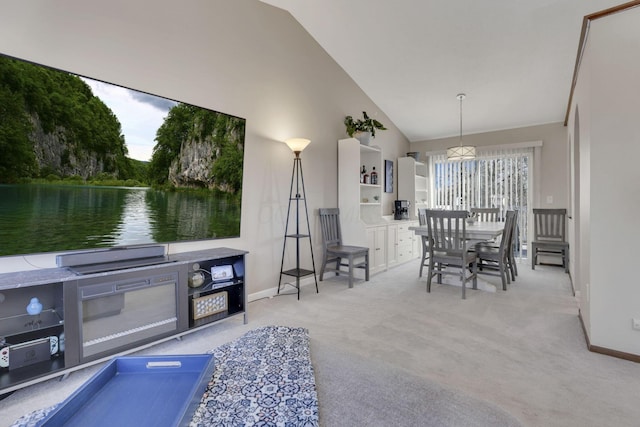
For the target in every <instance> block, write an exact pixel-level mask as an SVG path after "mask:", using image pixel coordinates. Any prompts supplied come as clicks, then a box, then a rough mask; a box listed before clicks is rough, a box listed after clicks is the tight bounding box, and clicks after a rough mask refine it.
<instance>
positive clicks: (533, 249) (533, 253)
mask: <svg viewBox="0 0 640 427" xmlns="http://www.w3.org/2000/svg"><path fill="white" fill-rule="evenodd" d="M536 251H537V248H536V247H535V245H534V244H533V243H532V244H531V269H532V270H535V269H536Z"/></svg>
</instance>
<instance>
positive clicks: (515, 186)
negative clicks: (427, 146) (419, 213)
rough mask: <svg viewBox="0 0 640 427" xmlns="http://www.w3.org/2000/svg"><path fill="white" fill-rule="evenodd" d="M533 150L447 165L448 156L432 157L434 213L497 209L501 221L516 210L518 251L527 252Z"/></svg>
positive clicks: (482, 154) (503, 151)
mask: <svg viewBox="0 0 640 427" xmlns="http://www.w3.org/2000/svg"><path fill="white" fill-rule="evenodd" d="M532 163H533V148H532V147H527V148H499V149H493V150H484V151H480V150H479V151H478V152H477V155H476V158H475V159H474V160H465V161H462V162H460V161H455V162H449V161H447V156H446V154H430V155H429V165H430V170H431V172H432V175H431V176H432V179H431V183H430V187H431V188H430V190H431V191H430V194H431V197H430V206H431V207H432V208H434V209H452V210H470V209H471V208H498V209H499V211H500V218H504V217H505V214H506V211H508V210H517V211H518V212H519V213H518V228H519V231H518V239H517V242H516V243H517V250H518V251H520V250H521V249H523V248H526V236H527V225H528V224H527V217H528V212H529V208H530V206H531V191H530V183H532V182H533V178H532V176H531V173H532V171H533V165H532Z"/></svg>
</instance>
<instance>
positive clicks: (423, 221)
mask: <svg viewBox="0 0 640 427" xmlns="http://www.w3.org/2000/svg"><path fill="white" fill-rule="evenodd" d="M418 223H420V225H427V210H426V209H424V208H420V209H418Z"/></svg>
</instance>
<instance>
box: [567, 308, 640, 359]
mask: <svg viewBox="0 0 640 427" xmlns="http://www.w3.org/2000/svg"><path fill="white" fill-rule="evenodd" d="M578 318H579V319H580V325H582V332H583V333H584V339H585V341H586V343H587V349H588V350H589V351H591V352H593V353H599V354H604V355H605V356H611V357H616V358H618V359H624V360H629V361H631V362H636V363H640V355H637V354H633V353H625V352H624V351H618V350H612V349H610V348H606V347H600V346H597V345H592V344H591V341H590V340H589V334H587V327H586V326H585V324H584V319H583V318H582V312H581V311H580V310H578Z"/></svg>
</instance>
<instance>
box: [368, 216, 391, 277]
mask: <svg viewBox="0 0 640 427" xmlns="http://www.w3.org/2000/svg"><path fill="white" fill-rule="evenodd" d="M386 228H387V227H386V226H382V227H369V228H367V244H368V246H369V263H370V264H371V265H370V266H369V272H370V273H377V272H379V271H382V270H385V269H386V267H387V248H386V244H387V240H386V237H387V230H386Z"/></svg>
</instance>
